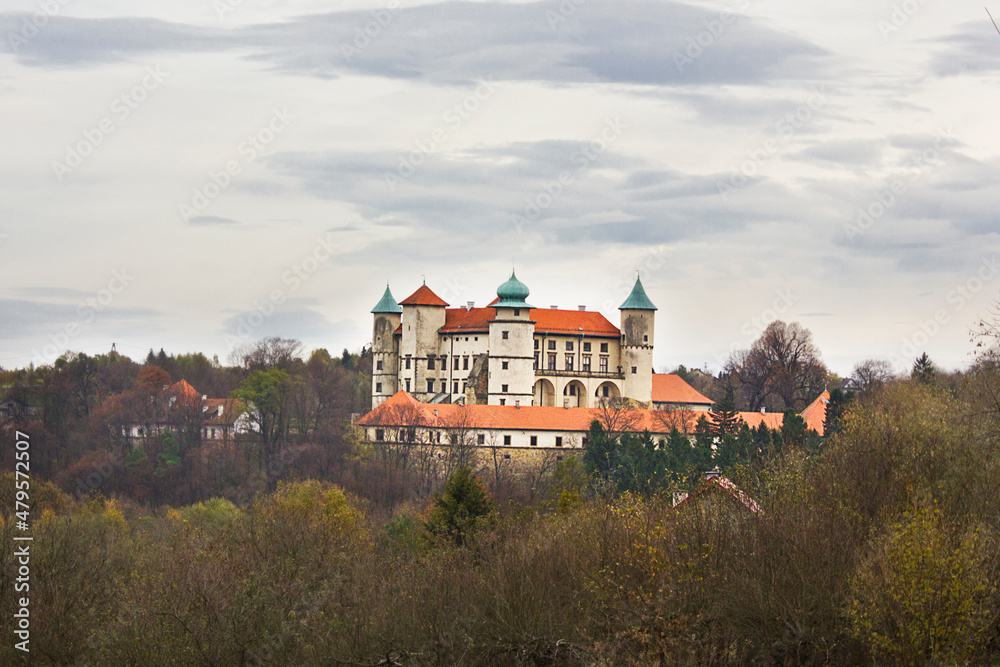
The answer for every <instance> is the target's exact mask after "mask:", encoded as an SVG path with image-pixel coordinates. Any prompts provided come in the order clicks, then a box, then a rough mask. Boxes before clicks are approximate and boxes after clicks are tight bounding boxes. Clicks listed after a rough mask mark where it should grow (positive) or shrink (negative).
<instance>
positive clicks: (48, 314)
mask: <svg viewBox="0 0 1000 667" xmlns="http://www.w3.org/2000/svg"><path fill="white" fill-rule="evenodd" d="M0 312H3V314H4V316H3V317H2V318H0V340H13V339H18V338H28V337H43V336H45V335H46V334H56V333H59V332H62V331H65V330H66V327H67V326H68V325H76V326H77V327H79V328H80V329H83V328H85V327H88V326H91V325H95V326H96V325H98V324H99V325H102V326H106V325H109V324H117V325H120V324H123V323H129V322H139V321H142V320H149V319H151V318H153V317H155V316H156V315H158V313H157V311H155V310H153V309H151V308H145V307H141V306H113V305H110V306H107V307H104V308H102V310H101V311H100V312H96V311H94V310H93V309H91V308H90V307H89V306H86V305H85V304H72V305H70V304H62V303H59V304H56V303H45V302H40V301H24V300H21V299H0ZM91 320H92V322H91Z"/></svg>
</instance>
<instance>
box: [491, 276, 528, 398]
mask: <svg viewBox="0 0 1000 667" xmlns="http://www.w3.org/2000/svg"><path fill="white" fill-rule="evenodd" d="M528 294H530V292H529V290H528V287H527V285H525V284H524V283H522V282H521V281H520V280H518V279H517V276H515V275H514V272H513V271H511V274H510V280H508V281H507V282H505V283H504V284H503V285H501V286H500V287H498V288H497V297H499V301H497V302H496V303H494V304H493V308H495V309H496V317H494V318H493V319H492V320H490V353H489V383H488V387H489V389H488V392H489V397H488V399H487V403H489V404H490V405H523V406H529V405H531V398H532V392H533V389H534V382H535V371H534V368H533V365H534V361H535V356H534V336H535V323H534V322H533V321H532V320H531V317H530V313H531V308H532V306H530V305H528V304H527V303H525V301H524V300H525V299H526V298H527V297H528Z"/></svg>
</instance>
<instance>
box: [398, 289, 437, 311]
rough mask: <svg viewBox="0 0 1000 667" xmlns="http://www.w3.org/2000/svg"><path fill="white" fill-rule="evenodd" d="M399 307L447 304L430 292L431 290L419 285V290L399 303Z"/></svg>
mask: <svg viewBox="0 0 1000 667" xmlns="http://www.w3.org/2000/svg"><path fill="white" fill-rule="evenodd" d="M399 305H401V306H447V305H448V303H447V302H446V301H445V300H444V299H442V298H441V297H439V296H438V295H437V294H435V293H434V292H432V291H431V288H430V287H428V286H427V285H421V286H420V288H419V289H418V290H417V291H416V292H414V293H413V294H411V295H410V296H408V297H406V298H405V299H403V300H402V301H400V302H399Z"/></svg>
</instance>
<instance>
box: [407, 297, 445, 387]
mask: <svg viewBox="0 0 1000 667" xmlns="http://www.w3.org/2000/svg"><path fill="white" fill-rule="evenodd" d="M399 305H400V306H402V307H403V317H402V320H401V322H402V327H403V337H402V341H401V342H400V346H399V366H398V368H399V384H400V387H399V388H400V389H405V390H406V391H407V392H409V393H410V394H412V395H413V397H414V398H416V399H417V400H418V401H422V402H429V401H430V400H431V399H432V398H434V396H435V395H437V394H439V393H441V392H445V391H447V386H445V385H447V380H442V379H441V378H440V374H441V371H440V368H441V366H440V359H439V358H438V353H439V352H440V348H441V338H440V336H439V335H438V330H439V329H441V327H443V326H444V323H445V308H447V307H448V304H447V303H446V302H445V301H444V299H442V298H441V297H439V296H438V295H437V294H435V293H434V292H432V291H431V289H430V288H429V287H428V286H427V284H426V283H425V284H423V285H421V286H420V288H419V289H418V290H417V291H416V292H414V293H413V294H411V295H410V296H408V297H406V298H405V299H403V300H402V301H400V302H399Z"/></svg>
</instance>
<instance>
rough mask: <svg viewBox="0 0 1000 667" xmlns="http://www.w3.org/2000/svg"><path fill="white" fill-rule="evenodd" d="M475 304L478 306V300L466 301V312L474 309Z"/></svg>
mask: <svg viewBox="0 0 1000 667" xmlns="http://www.w3.org/2000/svg"><path fill="white" fill-rule="evenodd" d="M475 306H476V302H475V301H466V302H465V312H469V311H470V310H472V309H473V308H474V307H475Z"/></svg>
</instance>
